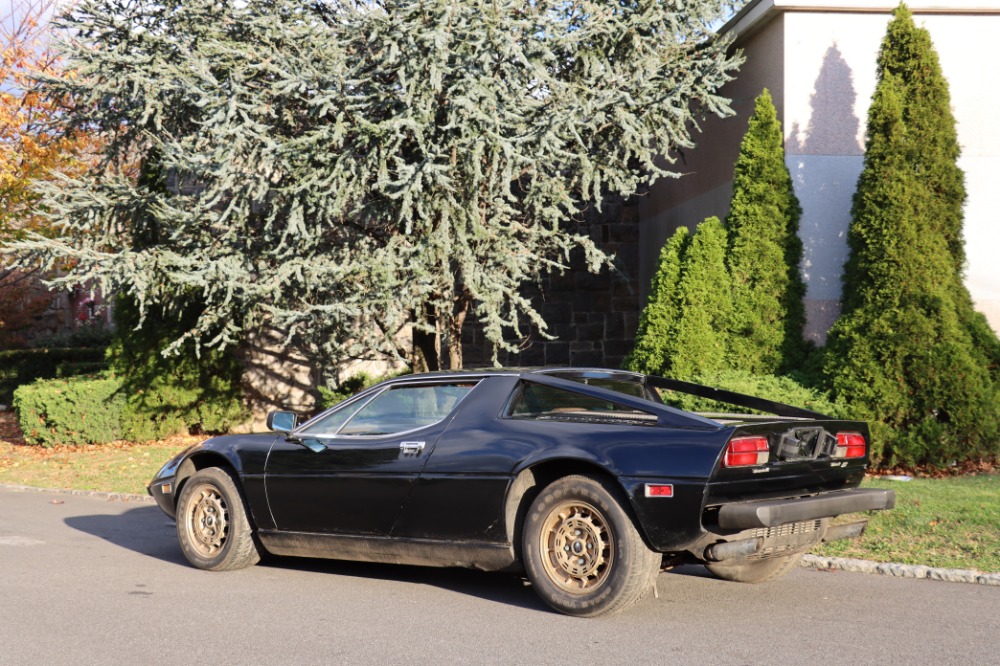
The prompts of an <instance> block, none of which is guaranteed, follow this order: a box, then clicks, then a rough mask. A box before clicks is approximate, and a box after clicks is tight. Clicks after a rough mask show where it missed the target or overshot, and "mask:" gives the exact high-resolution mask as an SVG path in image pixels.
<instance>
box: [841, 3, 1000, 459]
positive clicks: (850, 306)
mask: <svg viewBox="0 0 1000 666" xmlns="http://www.w3.org/2000/svg"><path fill="white" fill-rule="evenodd" d="M878 75H879V78H878V85H877V87H876V90H875V96H874V98H873V100H872V104H871V107H870V108H869V111H868V128H867V133H868V138H867V142H866V146H865V162H864V169H863V171H862V173H861V176H860V178H859V180H858V189H857V192H856V193H855V195H854V202H853V208H852V221H851V226H850V229H849V232H848V244H849V247H850V251H851V255H850V258H849V260H848V262H847V264H846V266H845V272H844V277H843V282H844V298H843V301H842V303H843V313H842V315H841V317H840V318H839V319H838V320H837V322H836V324H835V325H834V327H833V329H832V330H831V331H830V338H829V343H828V349H829V354H828V359H827V365H826V370H827V373H828V374H829V376H830V377H831V378H832V384H833V388H834V390H835V392H836V395H837V397H838V398H839V399H840V400H842V401H844V402H846V403H848V404H849V405H850V406H851V407H852V409H853V410H854V412H855V413H856V414H857V415H858V416H863V417H867V418H869V419H871V420H873V421H874V422H875V424H874V425H875V434H876V436H877V437H876V446H881V447H884V450H883V451H882V453H881V455H882V457H883V458H884V460H885V462H887V463H889V464H892V463H894V462H904V463H910V464H913V463H931V464H942V463H946V462H950V461H951V460H954V459H966V458H974V457H979V456H995V455H996V454H997V453H998V452H1000V446H998V441H997V438H998V434H1000V432H998V423H1000V392H998V387H1000V384H998V383H997V381H996V378H995V377H991V374H990V371H989V365H990V359H989V356H988V350H986V349H984V348H983V346H982V344H981V342H982V341H980V344H979V345H977V343H976V340H977V339H978V338H982V337H984V336H985V333H984V332H983V331H982V330H981V328H976V327H975V321H974V318H973V316H972V312H971V299H970V297H969V295H968V291H967V290H966V288H965V286H964V284H963V282H962V273H961V265H962V263H963V259H962V258H963V256H964V251H963V250H962V240H961V238H962V237H961V219H962V211H961V208H962V203H963V201H964V190H963V188H962V183H961V180H962V175H961V172H960V171H958V169H957V167H956V166H955V159H956V158H957V156H958V146H957V143H956V142H955V141H954V136H955V134H954V121H953V120H952V119H951V115H950V112H949V110H948V92H947V84H946V82H945V80H944V78H943V76H942V75H941V72H940V67H939V65H938V63H937V58H936V56H935V55H934V53H933V48H932V46H931V42H930V37H929V35H928V34H927V32H926V30H923V29H918V28H917V27H916V26H915V25H914V23H913V18H912V16H911V15H910V12H909V11H908V10H907V9H906V8H905V7H904V6H902V5H901V6H900V7H899V8H898V9H897V10H896V12H895V15H894V18H893V20H892V22H891V23H890V24H889V29H888V31H887V33H886V37H885V39H884V40H883V42H882V47H881V51H880V53H879V58H878ZM985 337H987V338H989V337H990V336H985ZM992 340H993V341H994V344H995V336H992ZM994 349H995V348H994Z"/></svg>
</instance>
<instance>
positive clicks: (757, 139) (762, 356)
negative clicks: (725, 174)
mask: <svg viewBox="0 0 1000 666" xmlns="http://www.w3.org/2000/svg"><path fill="white" fill-rule="evenodd" d="M801 215H802V208H801V207H800V206H799V200H798V198H797V197H796V196H795V191H794V190H793V188H792V179H791V176H790V175H789V173H788V167H787V166H785V149H784V138H783V136H782V132H781V123H780V122H779V121H778V115H777V112H776V111H775V109H774V104H773V103H772V101H771V94H770V93H769V92H768V91H767V90H766V89H765V90H764V92H762V93H761V95H760V96H759V97H758V98H757V101H756V104H755V106H754V113H753V115H752V116H751V117H750V125H749V128H748V129H747V132H746V134H745V135H744V136H743V142H742V143H741V144H740V155H739V158H738V159H737V160H736V166H735V172H734V174H733V197H732V202H731V204H730V211H729V217H728V218H726V226H727V227H728V229H729V255H728V263H729V271H730V274H731V275H732V280H733V284H732V298H733V321H732V323H731V334H732V339H731V341H730V342H731V353H732V357H731V364H732V367H733V368H735V369H739V370H745V371H748V372H754V373H766V374H775V373H777V372H779V371H782V370H791V369H794V368H797V367H799V366H800V365H801V363H802V361H803V360H804V359H805V353H806V346H805V341H804V340H803V337H802V329H803V326H804V325H805V310H804V306H803V304H802V299H803V297H804V296H805V285H804V283H803V281H802V276H801V273H800V272H799V263H800V262H801V261H802V241H801V240H800V239H799V236H798V230H799V217H800V216H801Z"/></svg>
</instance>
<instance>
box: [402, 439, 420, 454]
mask: <svg viewBox="0 0 1000 666" xmlns="http://www.w3.org/2000/svg"><path fill="white" fill-rule="evenodd" d="M399 450H400V451H402V452H403V455H414V456H415V455H417V454H418V453H420V452H421V451H423V450H424V443H423V442H400V444H399Z"/></svg>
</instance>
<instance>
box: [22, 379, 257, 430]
mask: <svg viewBox="0 0 1000 666" xmlns="http://www.w3.org/2000/svg"><path fill="white" fill-rule="evenodd" d="M158 384H159V385H154V386H151V387H149V388H148V389H146V390H145V391H142V392H141V394H136V393H132V392H130V391H129V390H128V389H127V386H126V384H125V382H124V381H123V380H122V379H121V378H120V377H116V376H100V375H89V376H82V377H72V378H69V379H40V380H37V381H35V382H33V383H31V384H25V385H23V386H21V387H19V388H18V389H17V390H16V391H14V409H16V410H17V415H18V420H19V421H20V423H21V430H22V431H23V432H24V439H25V441H26V442H27V443H29V444H35V445H41V446H45V447H50V446H55V445H57V444H72V445H79V444H106V443H108V442H113V441H116V440H129V441H133V442H143V441H148V440H152V439H162V438H164V437H168V436H170V435H175V434H178V433H186V432H201V433H219V432H225V431H227V430H229V429H230V428H232V427H233V426H235V425H238V424H240V423H242V422H243V421H244V420H245V419H246V410H245V408H244V407H243V406H242V405H241V404H240V403H239V402H238V401H233V400H224V401H217V402H213V401H212V400H208V399H202V400H200V399H198V398H199V395H197V394H194V393H193V392H191V391H183V390H180V389H178V387H176V386H171V385H169V383H158ZM164 384H165V385H164ZM200 397H201V398H204V397H205V396H204V395H203V394H202V395H201V396H200Z"/></svg>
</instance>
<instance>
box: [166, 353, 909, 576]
mask: <svg viewBox="0 0 1000 666" xmlns="http://www.w3.org/2000/svg"><path fill="white" fill-rule="evenodd" d="M692 387H694V388H692ZM656 388H660V389H663V388H666V389H669V390H686V391H688V392H692V393H695V394H699V395H706V396H708V397H713V398H719V397H720V396H721V395H722V394H724V396H722V397H725V398H727V399H734V398H735V400H734V402H735V404H737V405H741V404H742V405H744V406H748V407H750V408H751V409H761V408H767V409H771V410H772V411H775V412H780V415H778V416H775V417H771V418H769V419H768V420H761V419H762V418H767V417H761V416H760V415H747V416H746V418H735V419H734V418H729V419H716V418H709V417H706V416H701V415H698V414H694V413H691V412H686V411H683V410H680V409H676V408H674V407H670V406H669V405H666V404H664V403H663V402H662V401H661V399H660V396H659V394H658V393H657V391H656V390H654V389H656ZM408 390H409V391H410V392H409V393H407V391H408ZM418 390H424V393H418V392H417V391H418ZM390 391H397V392H398V393H397V394H391V395H390V393H389V392H390ZM699 392H700V393H699ZM424 394H427V395H424ZM393 395H398V396H401V397H399V399H398V400H397V402H399V403H400V404H408V403H405V401H403V398H404V397H408V398H412V401H413V404H414V405H416V404H417V401H418V398H419V399H421V400H422V399H424V398H427V397H429V398H431V403H432V407H431V412H433V410H434V409H437V410H438V412H439V413H440V414H445V416H444V417H443V418H440V419H437V420H434V419H435V418H436V417H434V418H431V420H433V422H429V421H428V419H427V418H424V417H423V416H421V414H422V412H420V409H418V408H417V407H412V409H411V411H409V412H407V411H406V410H397V411H396V412H391V413H390V412H385V414H381V413H379V412H377V410H376V408H375V405H379V404H382V403H379V402H378V401H379V400H382V401H383V402H385V403H386V404H389V402H390V398H391V397H392V396H393ZM553 395H555V396H557V397H558V398H559V399H561V400H562V402H561V403H558V401H557V402H551V401H550V404H548V406H547V407H545V409H543V408H541V407H538V408H537V409H536V407H535V406H533V405H532V404H531V401H532V400H535V402H536V403H538V402H539V401H542V402H544V399H550V398H551V396H553ZM384 396H389V397H384ZM539 396H540V397H539ZM434 399H436V400H437V401H438V402H437V403H434V402H433V400H434ZM449 401H455V404H454V406H453V407H450V406H448V405H450V404H451V402H449ZM577 403H579V404H577ZM581 405H582V406H581ZM595 405H597V407H594V406H595ZM421 409H422V408H421ZM366 410H367V411H366ZM519 410H520V411H519ZM368 411H372V412H373V413H375V414H376V416H375V417H372V419H371V422H370V423H369V422H367V421H364V419H363V416H361V415H365V414H367V413H368ZM438 412H433V413H438ZM429 413H430V412H429ZM379 419H382V421H379ZM421 419H423V420H421ZM356 423H366V424H368V425H366V426H365V427H366V428H367V430H365V428H360V426H358V428H360V429H359V430H358V432H357V433H354V434H352V431H351V428H352V427H354V424H356ZM326 424H333V425H326ZM345 424H346V425H345ZM407 424H411V425H412V427H410V426H409V425H407ZM848 432H849V433H854V434H856V435H857V436H859V437H863V438H864V441H865V443H866V445H867V442H868V438H869V433H868V429H867V427H866V426H865V424H864V423H861V422H857V421H842V420H834V419H829V418H827V417H824V416H822V415H820V414H815V413H813V412H809V411H807V410H802V409H798V408H794V407H790V406H786V405H779V404H777V403H772V402H768V401H761V400H759V399H755V398H750V397H747V396H739V395H737V394H732V393H727V392H719V391H716V390H714V389H710V388H708V387H698V386H697V385H691V384H686V383H684V382H675V381H674V380H667V379H664V378H656V377H646V376H644V375H638V374H635V373H628V372H624V371H617V370H599V369H584V370H581V369H574V368H561V369H543V370H497V371H481V372H480V371H468V372H455V373H447V372H445V373H431V374H425V375H411V376H406V377H400V378H397V379H394V380H390V381H388V382H384V383H383V384H380V385H378V386H375V387H373V388H371V389H368V390H367V391H364V392H362V393H360V394H358V395H357V396H355V397H353V398H351V399H349V400H347V401H345V402H343V403H341V404H340V405H337V406H335V407H334V408H332V409H330V410H328V411H326V412H324V413H323V414H321V415H319V416H317V417H315V418H313V419H311V420H310V421H307V422H306V423H304V424H302V425H300V426H299V427H297V428H296V429H295V430H294V431H292V432H291V433H267V434H249V435H229V436H224V437H215V438H212V439H209V440H207V441H205V442H203V443H202V444H199V445H197V446H195V447H192V448H190V449H188V450H187V451H185V452H183V453H182V454H180V455H178V456H177V457H175V458H174V459H173V460H171V461H170V462H169V463H167V464H166V465H165V466H164V467H163V468H162V469H161V470H160V472H159V473H158V474H157V476H156V477H155V478H154V479H153V481H152V482H151V483H150V485H149V492H150V494H151V495H153V497H155V498H156V501H157V503H158V504H159V506H160V507H161V508H162V509H163V510H164V511H165V512H166V513H167V514H169V515H171V516H173V515H174V513H175V511H176V501H177V499H176V498H177V497H178V495H179V492H180V490H181V489H182V487H183V485H184V483H185V481H186V479H187V478H188V477H190V476H191V475H192V474H193V473H194V472H195V471H197V470H200V469H204V468H205V467H221V468H225V469H228V470H229V471H230V473H231V474H232V475H233V477H234V478H235V479H237V480H238V485H239V487H240V489H241V491H242V493H243V497H244V499H245V502H246V505H247V508H248V510H249V514H250V516H251V522H252V525H253V527H254V529H255V530H256V533H257V535H258V537H259V539H260V542H261V543H262V544H263V545H264V546H265V547H266V548H267V549H268V550H269V551H271V552H273V553H276V554H291V555H308V556H319V557H332V558H342V559H357V560H372V561H384V562H405V563H416V564H432V565H439V566H468V567H478V568H483V569H489V570H495V569H502V568H507V567H513V566H517V565H518V563H519V559H520V557H521V553H520V548H519V545H518V544H519V541H520V526H521V523H522V521H523V517H524V513H525V511H526V506H527V504H528V503H529V502H530V500H531V498H532V497H534V496H536V495H537V494H538V492H539V491H540V490H541V489H542V488H543V487H544V486H545V485H546V484H548V483H551V482H552V481H554V480H556V479H558V478H561V477H564V476H566V475H569V474H582V475H585V476H591V477H596V478H601V479H606V480H608V481H609V482H610V483H611V484H612V485H613V486H614V487H616V488H617V489H619V490H620V494H621V495H622V496H623V497H625V498H627V503H628V506H627V510H628V512H629V514H630V515H631V516H632V518H633V520H634V522H635V525H636V527H637V529H638V530H639V532H640V534H641V535H642V538H643V539H644V540H645V541H646V543H647V546H648V547H649V548H651V549H652V550H654V551H658V552H660V553H663V554H665V555H671V556H675V557H684V558H688V559H693V560H695V561H702V560H704V559H705V558H706V555H705V553H706V552H707V551H706V549H707V548H709V547H711V546H713V545H715V546H718V545H719V544H724V543H727V542H730V541H732V542H743V541H746V540H747V539H751V538H752V539H756V538H761V539H769V538H771V537H770V536H768V534H769V533H768V534H764V535H763V536H753V534H756V532H753V530H755V529H758V528H767V529H770V528H773V527H775V526H776V525H780V524H782V523H784V522H787V523H799V522H803V523H809V525H811V526H812V527H809V528H808V529H809V530H811V531H810V533H809V534H807V535H806V536H803V537H801V538H799V537H796V539H797V540H793V541H788V538H787V537H782V538H785V539H786V541H788V543H792V545H793V546H795V547H801V545H802V544H804V543H809V542H810V540H812V541H815V540H818V539H820V538H822V537H823V533H824V530H826V529H827V528H826V522H824V521H825V519H826V518H828V517H831V516H835V515H839V514H840V513H847V512H852V511H858V510H875V509H880V508H891V506H892V493H891V491H881V492H880V493H871V492H867V493H860V494H859V493H858V492H857V491H855V490H854V489H855V488H856V487H857V486H858V484H859V483H860V482H861V480H862V478H863V476H864V473H865V470H866V468H867V464H868V457H867V449H866V451H865V453H864V455H863V456H862V457H855V458H851V459H839V458H837V457H836V455H835V452H836V451H837V449H835V446H836V445H837V442H839V440H838V433H848ZM746 437H758V438H763V439H766V441H767V442H768V446H769V447H770V452H769V453H766V454H765V455H766V457H767V460H766V462H764V463H761V464H755V465H750V466H745V467H736V468H732V467H726V466H725V465H724V464H723V457H724V455H725V452H726V450H727V446H728V445H729V443H730V442H731V440H733V439H737V438H746ZM657 489H658V490H657ZM655 492H660V493H661V494H659V495H656V494H653V495H652V496H651V493H655ZM667 493H668V494H667ZM776 520H778V521H782V522H781V523H775V522H774V521H776ZM809 521H813V522H809ZM817 521H819V522H817ZM772 523H773V524H772ZM804 529H806V528H802V529H799V528H794V529H793V528H789V530H790V531H791V532H795V533H796V534H798V533H799V532H801V531H802V530H804ZM789 530H786V531H789ZM796 530H799V532H796ZM748 535H749V536H748ZM774 538H778V537H774ZM793 542H794V543H793ZM786 545H787V544H786ZM740 548H743V550H747V548H749V547H747V548H744V547H743V546H740V545H738V544H737V545H736V546H733V547H732V548H731V549H728V550H727V549H726V548H716V550H714V551H712V552H713V553H715V555H717V556H727V557H728V556H731V552H730V551H732V552H736V551H739V552H741V553H742V552H743V551H741V550H740Z"/></svg>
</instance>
